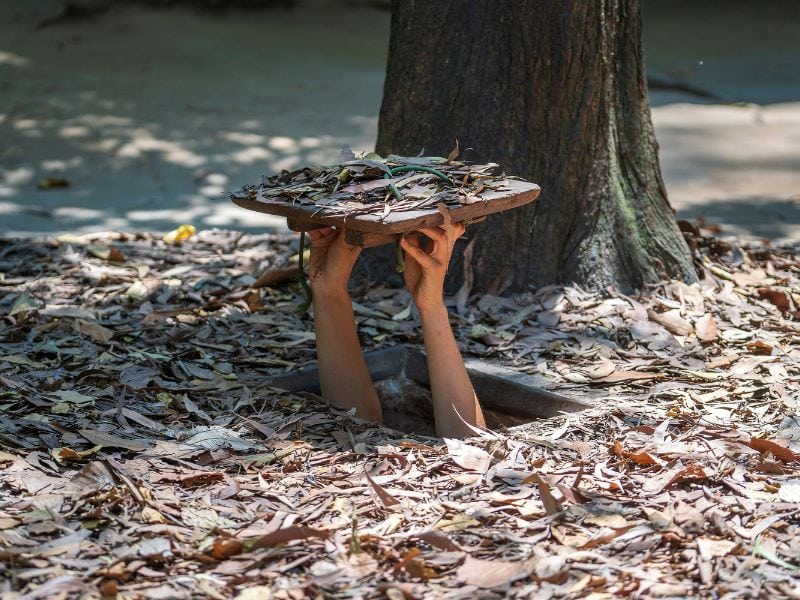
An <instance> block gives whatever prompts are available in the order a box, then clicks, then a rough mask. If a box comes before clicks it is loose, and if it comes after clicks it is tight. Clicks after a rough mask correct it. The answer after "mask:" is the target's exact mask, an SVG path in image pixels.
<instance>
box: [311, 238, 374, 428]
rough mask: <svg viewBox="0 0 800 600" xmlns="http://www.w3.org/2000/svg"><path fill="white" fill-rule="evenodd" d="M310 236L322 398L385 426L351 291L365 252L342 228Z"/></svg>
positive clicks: (312, 285)
mask: <svg viewBox="0 0 800 600" xmlns="http://www.w3.org/2000/svg"><path fill="white" fill-rule="evenodd" d="M309 237H310V238H311V244H310V245H311V256H310V259H309V265H308V271H309V284H310V286H311V291H312V298H313V303H314V330H315V332H316V341H317V360H318V362H319V382H320V388H321V390H322V397H323V398H324V399H325V400H327V401H328V402H330V403H331V405H333V406H335V407H337V408H343V409H349V408H352V407H355V409H356V416H358V417H360V418H362V419H366V420H369V421H373V422H375V423H381V422H383V416H382V413H381V405H380V401H379V400H378V395H377V393H376V392H375V386H374V385H373V384H372V380H371V379H370V376H369V371H368V369H367V363H366V361H365V360H364V354H363V352H362V351H361V344H360V343H359V341H358V334H357V333H356V325H355V316H354V314H353V305H352V304H351V302H350V295H349V294H348V292H347V281H348V279H349V278H350V273H351V271H352V270H353V266H354V265H355V262H356V259H357V258H358V255H359V253H360V252H361V249H360V248H359V247H357V246H350V245H349V244H347V243H346V242H345V240H344V235H343V234H342V231H341V230H335V229H331V228H323V229H315V230H312V231H310V232H309Z"/></svg>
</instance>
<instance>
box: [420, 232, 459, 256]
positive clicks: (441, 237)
mask: <svg viewBox="0 0 800 600" xmlns="http://www.w3.org/2000/svg"><path fill="white" fill-rule="evenodd" d="M419 231H420V232H422V233H424V234H425V237H427V238H429V239H430V240H431V242H433V245H432V247H431V248H430V249H429V250H428V254H430V255H431V256H435V257H436V259H437V260H439V261H440V262H444V263H446V262H448V261H449V260H450V254H449V253H450V252H451V251H452V242H451V240H450V239H449V238H448V236H447V233H446V232H445V231H444V230H443V229H441V228H439V227H425V228H423V229H420V230H419Z"/></svg>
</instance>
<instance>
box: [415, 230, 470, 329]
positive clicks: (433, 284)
mask: <svg viewBox="0 0 800 600" xmlns="http://www.w3.org/2000/svg"><path fill="white" fill-rule="evenodd" d="M464 230H465V227H464V224H463V223H450V224H448V225H440V226H439V227H426V228H423V229H420V230H419V231H418V232H415V233H421V234H423V235H425V237H427V238H429V239H430V240H431V243H429V244H427V246H428V247H427V248H423V246H422V245H421V243H420V242H421V240H420V236H419V235H415V234H410V235H408V236H406V237H404V238H403V239H402V240H401V241H400V245H401V246H402V248H403V250H405V252H406V268H405V271H404V272H403V276H404V277H405V280H406V285H407V286H408V289H409V291H410V292H411V296H412V297H413V298H414V302H415V303H416V305H417V308H418V309H419V311H420V313H424V312H426V311H428V310H431V309H434V308H436V307H438V306H443V305H444V304H443V302H444V300H443V294H444V278H445V276H446V275H447V265H448V264H449V263H450V257H451V256H452V254H453V246H454V245H455V243H456V240H457V239H458V238H460V237H461V236H462V235H464Z"/></svg>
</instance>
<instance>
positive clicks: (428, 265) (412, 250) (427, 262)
mask: <svg viewBox="0 0 800 600" xmlns="http://www.w3.org/2000/svg"><path fill="white" fill-rule="evenodd" d="M400 246H401V247H402V248H403V250H405V251H406V254H407V255H408V256H410V257H411V258H413V259H414V260H415V261H417V263H419V266H420V267H422V269H423V270H425V271H430V270H434V269H436V268H437V267H438V266H439V261H438V260H436V259H435V258H434V257H433V256H431V255H430V254H427V253H425V252H423V251H422V250H421V249H420V248H419V246H416V245H414V244H413V243H411V241H410V240H407V239H405V238H404V239H402V240H401V241H400Z"/></svg>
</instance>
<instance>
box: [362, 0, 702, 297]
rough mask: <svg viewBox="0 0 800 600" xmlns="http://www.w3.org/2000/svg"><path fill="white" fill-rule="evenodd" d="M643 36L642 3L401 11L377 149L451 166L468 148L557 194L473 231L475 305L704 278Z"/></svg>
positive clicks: (550, 1)
mask: <svg viewBox="0 0 800 600" xmlns="http://www.w3.org/2000/svg"><path fill="white" fill-rule="evenodd" d="M641 38H642V19H641V7H640V2H639V0H526V1H520V0H472V1H466V0H437V1H436V2H431V1H430V0H395V1H394V2H393V3H392V24H391V39H390V44H389V59H388V65H387V71H386V83H385V87H384V96H383V105H382V106H381V112H380V123H379V133H378V142H377V151H378V152H379V153H380V154H383V155H386V154H389V153H394V154H404V155H415V154H417V153H419V152H420V150H422V149H424V152H425V154H427V155H438V156H447V154H448V152H449V151H450V150H451V149H452V148H453V146H454V145H455V140H456V139H458V140H459V143H460V146H461V148H462V149H467V148H470V150H466V151H464V152H463V154H462V158H464V159H466V160H470V161H474V162H489V161H494V162H498V163H500V165H501V167H502V169H503V170H504V171H505V172H506V173H508V174H513V175H520V176H523V177H525V178H527V179H530V180H531V181H534V182H536V183H538V184H539V185H541V187H542V190H543V191H542V194H541V196H540V198H539V199H538V200H537V201H536V202H534V203H533V204H532V205H529V206H527V207H525V208H521V209H516V210H512V211H509V212H508V213H504V214H501V215H496V216H493V217H490V218H489V219H488V220H487V222H486V223H484V224H482V225H478V226H475V227H474V228H473V227H471V228H470V234H471V235H470V237H474V238H475V243H474V247H473V249H472V250H473V259H472V268H473V273H474V288H473V289H474V290H475V291H487V290H489V291H497V290H498V289H500V288H505V287H508V286H510V289H512V290H521V289H527V288H528V287H529V286H542V285H548V284H563V283H569V282H574V283H577V284H579V285H582V286H585V287H587V288H590V289H595V290H597V289H600V290H602V289H605V288H607V287H608V286H616V287H618V288H619V289H622V290H626V291H630V290H633V289H641V288H642V287H643V286H644V285H645V284H647V283H653V282H656V281H659V280H661V279H664V278H665V277H674V278H678V279H683V280H686V281H693V280H695V279H696V273H695V270H694V268H693V266H692V259H691V255H690V251H689V248H688V247H687V245H686V242H685V240H684V238H683V236H682V234H681V232H680V231H679V229H678V226H677V224H676V221H675V217H674V213H673V211H672V209H671V207H670V205H669V202H668V200H667V194H666V190H665V188H664V183H663V181H662V179H661V173H660V168H659V164H658V153H657V150H658V147H657V143H656V139H655V135H654V132H653V125H652V122H651V120H650V106H649V102H648V96H647V82H646V77H645V70H644V59H643V56H642V39H641ZM460 265H461V261H459V260H455V261H454V266H455V268H454V269H453V272H452V273H451V279H453V280H452V281H450V282H449V284H450V287H451V288H452V287H453V286H454V285H457V284H458V279H460V277H461V267H460ZM371 270H372V271H373V276H374V275H375V270H374V263H373V269H371Z"/></svg>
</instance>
